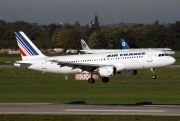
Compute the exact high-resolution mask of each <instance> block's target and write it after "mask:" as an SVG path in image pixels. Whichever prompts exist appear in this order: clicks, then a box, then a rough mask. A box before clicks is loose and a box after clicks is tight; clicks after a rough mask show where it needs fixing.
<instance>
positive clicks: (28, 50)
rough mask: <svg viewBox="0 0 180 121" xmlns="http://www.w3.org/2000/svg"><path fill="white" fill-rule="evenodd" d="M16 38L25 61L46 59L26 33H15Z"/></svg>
mask: <svg viewBox="0 0 180 121" xmlns="http://www.w3.org/2000/svg"><path fill="white" fill-rule="evenodd" d="M15 37H16V39H17V43H18V46H19V51H20V53H21V56H22V59H23V60H27V59H34V58H40V57H45V56H44V55H43V54H42V53H41V51H40V50H39V49H38V48H37V47H36V46H35V45H34V44H33V43H32V42H31V40H30V39H29V38H28V37H27V36H26V35H25V34H24V32H21V31H20V32H15Z"/></svg>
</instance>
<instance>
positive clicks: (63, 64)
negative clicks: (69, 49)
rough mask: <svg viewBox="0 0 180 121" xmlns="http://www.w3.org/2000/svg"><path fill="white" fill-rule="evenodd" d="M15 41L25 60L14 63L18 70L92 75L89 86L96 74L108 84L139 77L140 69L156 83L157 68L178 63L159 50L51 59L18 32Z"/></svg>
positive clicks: (55, 57) (54, 57)
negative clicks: (113, 79) (123, 75)
mask: <svg viewBox="0 0 180 121" xmlns="http://www.w3.org/2000/svg"><path fill="white" fill-rule="evenodd" d="M15 37H16V39H17V43H18V46H19V49H20V53H21V56H22V60H20V61H17V62H15V63H14V65H15V66H17V67H23V68H28V69H33V70H37V71H42V72H50V73H63V74H70V73H73V74H77V73H90V74H91V77H90V78H89V79H88V82H89V83H94V82H95V79H94V78H93V76H92V75H93V74H98V75H100V76H101V77H102V81H103V82H108V81H109V77H112V76H115V75H116V74H117V73H127V74H130V75H136V74H137V70H138V69H149V68H150V70H151V71H152V77H153V79H155V78H156V75H155V74H154V68H159V67H165V66H168V65H171V64H173V63H174V62H175V59H174V58H173V57H171V56H167V55H166V54H164V53H163V52H162V51H157V50H140V51H131V50H129V51H127V52H114V53H101V54H91V55H90V54H82V55H68V56H53V57H47V56H45V55H43V54H42V53H41V52H40V51H39V49H38V48H37V47H36V46H35V45H34V44H33V43H32V42H31V40H30V39H29V38H28V37H27V36H26V35H25V34H24V33H23V32H15Z"/></svg>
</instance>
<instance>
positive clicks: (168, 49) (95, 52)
mask: <svg viewBox="0 0 180 121" xmlns="http://www.w3.org/2000/svg"><path fill="white" fill-rule="evenodd" d="M150 49H151V50H159V51H163V52H164V53H166V54H175V52H174V51H173V50H172V49H170V48H138V49H86V50H80V51H81V52H84V53H89V54H98V53H112V52H126V51H143V50H150Z"/></svg>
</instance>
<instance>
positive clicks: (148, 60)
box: [147, 52, 152, 62]
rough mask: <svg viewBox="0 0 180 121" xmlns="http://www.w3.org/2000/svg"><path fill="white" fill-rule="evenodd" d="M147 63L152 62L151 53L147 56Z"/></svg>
mask: <svg viewBox="0 0 180 121" xmlns="http://www.w3.org/2000/svg"><path fill="white" fill-rule="evenodd" d="M147 62H152V52H149V53H148V55H147Z"/></svg>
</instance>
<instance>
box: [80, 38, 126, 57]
mask: <svg viewBox="0 0 180 121" xmlns="http://www.w3.org/2000/svg"><path fill="white" fill-rule="evenodd" d="M81 46H82V50H80V52H84V53H91V54H93V53H111V52H117V51H126V50H122V49H121V50H120V49H90V48H89V46H88V45H87V44H86V42H85V41H84V40H83V39H81Z"/></svg>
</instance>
